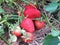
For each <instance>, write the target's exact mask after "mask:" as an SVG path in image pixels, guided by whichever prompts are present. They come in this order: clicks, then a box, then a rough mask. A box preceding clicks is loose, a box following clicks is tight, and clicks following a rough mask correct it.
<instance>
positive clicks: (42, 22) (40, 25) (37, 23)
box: [35, 20, 44, 30]
mask: <svg viewBox="0 0 60 45" xmlns="http://www.w3.org/2000/svg"><path fill="white" fill-rule="evenodd" d="M35 27H36V29H38V30H39V29H41V28H43V27H44V21H38V20H35Z"/></svg>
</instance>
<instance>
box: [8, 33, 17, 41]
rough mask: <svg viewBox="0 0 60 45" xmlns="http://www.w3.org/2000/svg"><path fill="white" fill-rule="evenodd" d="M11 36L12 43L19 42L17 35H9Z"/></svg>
mask: <svg viewBox="0 0 60 45" xmlns="http://www.w3.org/2000/svg"><path fill="white" fill-rule="evenodd" d="M9 36H10V40H11V42H16V41H17V37H16V36H15V35H11V34H10V35H9Z"/></svg>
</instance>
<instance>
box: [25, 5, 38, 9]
mask: <svg viewBox="0 0 60 45" xmlns="http://www.w3.org/2000/svg"><path fill="white" fill-rule="evenodd" d="M25 9H37V8H36V7H35V5H26V6H25Z"/></svg>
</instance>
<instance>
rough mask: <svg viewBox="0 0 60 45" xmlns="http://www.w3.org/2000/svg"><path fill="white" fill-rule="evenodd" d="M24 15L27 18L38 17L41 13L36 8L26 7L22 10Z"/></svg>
mask: <svg viewBox="0 0 60 45" xmlns="http://www.w3.org/2000/svg"><path fill="white" fill-rule="evenodd" d="M24 16H25V17H28V18H39V17H40V16H41V13H40V11H39V10H37V9H30V8H29V9H27V10H24Z"/></svg>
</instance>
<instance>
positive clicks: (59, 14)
mask: <svg viewBox="0 0 60 45" xmlns="http://www.w3.org/2000/svg"><path fill="white" fill-rule="evenodd" d="M57 16H58V20H59V21H60V11H59V12H58V14H57Z"/></svg>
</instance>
